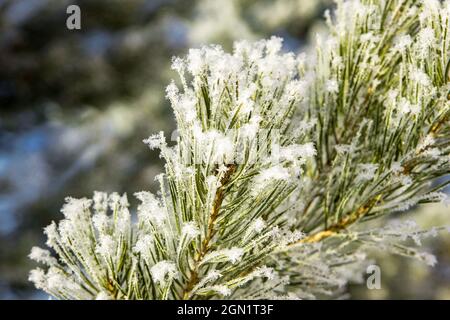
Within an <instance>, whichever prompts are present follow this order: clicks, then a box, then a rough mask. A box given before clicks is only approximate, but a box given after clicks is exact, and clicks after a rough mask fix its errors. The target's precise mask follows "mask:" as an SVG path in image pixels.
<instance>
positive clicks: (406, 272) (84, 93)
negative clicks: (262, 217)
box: [0, 0, 450, 299]
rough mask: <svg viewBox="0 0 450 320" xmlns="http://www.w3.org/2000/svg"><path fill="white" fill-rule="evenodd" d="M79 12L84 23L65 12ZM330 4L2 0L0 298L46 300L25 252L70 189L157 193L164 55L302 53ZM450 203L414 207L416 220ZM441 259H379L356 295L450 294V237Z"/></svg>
mask: <svg viewBox="0 0 450 320" xmlns="http://www.w3.org/2000/svg"><path fill="white" fill-rule="evenodd" d="M71 4H76V5H78V6H79V7H80V8H81V27H82V29H81V30H73V31H71V30H68V29H67V28H66V19H67V17H68V15H67V14H66V9H67V7H68V6H69V5H71ZM331 6H332V3H331V1H330V0H126V1H124V0H84V1H82V0H79V1H75V0H69V1H66V0H0V299H46V298H47V296H46V295H45V294H43V293H41V292H39V291H36V290H35V289H34V288H33V287H32V286H31V285H30V283H29V282H28V281H27V276H28V271H29V270H30V268H32V266H33V263H32V262H31V261H29V260H28V258H27V254H28V253H29V250H30V248H31V247H32V246H33V245H36V244H37V245H39V244H43V243H44V241H45V239H44V237H43V234H42V229H43V228H44V227H45V226H46V225H48V224H49V223H50V221H51V220H58V219H60V218H61V215H60V212H59V208H60V207H61V205H62V204H63V201H64V198H65V197H66V196H68V195H71V196H74V197H82V196H90V195H91V194H92V192H93V191H94V190H105V191H108V192H111V191H118V192H126V193H128V194H133V193H134V192H136V191H139V190H152V191H155V183H154V176H155V175H156V174H157V173H158V172H159V171H160V170H161V168H162V163H161V161H160V159H159V158H158V155H157V154H156V153H155V152H151V151H149V150H148V149H147V148H146V147H145V145H143V144H142V143H141V141H142V139H143V138H145V137H147V136H148V135H150V134H151V133H154V132H157V131H160V130H165V131H167V132H170V131H172V130H173V129H174V123H173V120H172V117H171V110H170V107H169V105H168V103H167V101H166V100H165V99H164V92H165V86H166V85H167V84H168V83H169V81H170V79H171V78H173V77H175V74H174V73H173V72H172V71H171V70H170V63H171V57H172V56H174V55H183V54H185V53H186V52H187V50H188V48H189V47H197V46H199V45H201V44H209V43H215V44H221V45H222V46H223V47H225V48H226V49H231V48H232V42H233V40H236V39H259V38H264V37H270V36H271V35H278V36H281V37H283V38H284V39H285V43H284V47H285V49H286V50H292V51H299V50H304V49H305V48H306V47H307V45H308V43H310V39H311V38H312V37H313V36H314V34H315V33H316V32H317V31H318V30H321V29H323V24H322V22H321V18H322V16H323V12H324V10H325V9H326V8H329V7H331ZM449 211H450V208H448V207H447V208H446V207H443V206H441V205H436V206H430V207H421V208H415V209H414V210H413V211H412V212H410V213H403V214H402V216H401V217H400V218H411V216H416V217H417V219H418V221H419V223H420V224H421V225H423V226H431V225H443V224H448V223H449V221H450V212H449ZM425 247H426V248H427V249H428V250H429V251H431V252H432V253H434V254H435V255H436V256H437V258H438V261H439V264H438V265H437V266H436V267H434V268H430V267H426V266H423V265H421V264H419V263H416V262H414V261H412V260H409V259H407V258H400V257H392V256H387V255H384V254H382V253H377V254H375V256H374V257H375V258H376V259H377V263H378V264H379V265H380V266H381V270H382V289H381V290H368V289H367V288H366V286H365V285H358V284H355V285H353V286H351V287H350V293H351V297H352V298H360V299H361V298H363V299H364V298H378V299H388V298H398V299H411V298H416V299H450V237H449V236H448V235H442V236H440V237H438V238H435V239H433V240H431V241H429V242H427V243H426V244H425Z"/></svg>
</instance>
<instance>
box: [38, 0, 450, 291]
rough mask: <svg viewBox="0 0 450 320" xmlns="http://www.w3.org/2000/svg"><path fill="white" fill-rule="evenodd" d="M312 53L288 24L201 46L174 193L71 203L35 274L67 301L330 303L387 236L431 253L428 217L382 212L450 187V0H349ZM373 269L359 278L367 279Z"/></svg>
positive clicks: (182, 115)
mask: <svg viewBox="0 0 450 320" xmlns="http://www.w3.org/2000/svg"><path fill="white" fill-rule="evenodd" d="M326 19H327V23H328V27H329V33H328V34H327V35H325V36H320V37H318V38H317V41H316V44H315V48H314V49H315V50H312V53H308V54H300V55H294V54H293V53H283V52H282V51H281V48H282V40H281V39H280V38H276V37H272V38H270V39H268V40H261V41H258V42H254V43H250V42H247V41H240V42H236V43H235V45H234V50H233V52H232V53H227V52H225V51H224V50H223V49H222V48H221V47H219V46H207V47H203V48H200V49H191V50H189V53H188V54H187V56H186V57H184V58H175V59H174V60H173V69H174V70H175V71H177V72H178V73H179V76H180V82H181V86H180V87H178V86H177V85H176V84H175V82H172V83H171V84H170V85H169V86H168V87H167V90H166V94H167V98H168V99H169V101H170V103H171V105H172V108H173V111H174V116H175V119H176V122H177V130H178V135H177V139H176V144H175V145H174V146H169V145H168V144H167V143H166V139H165V137H164V134H163V133H159V134H156V135H153V136H151V137H149V138H148V139H146V140H144V142H145V143H146V144H148V146H149V147H150V148H151V149H159V150H160V155H161V157H162V158H163V159H164V160H165V163H166V164H165V172H164V173H163V174H161V175H159V176H158V177H157V180H158V182H159V184H160V192H159V193H158V195H154V194H151V193H149V192H139V193H136V197H137V198H138V199H139V200H140V201H141V204H140V205H139V206H138V208H137V213H136V214H137V221H136V222H134V219H131V215H130V212H129V209H128V207H129V205H128V200H127V197H126V195H123V196H120V195H118V194H115V193H114V194H111V195H107V194H105V193H99V192H96V193H95V194H94V196H93V200H89V199H73V198H68V199H67V200H66V201H67V203H66V204H65V205H64V207H63V209H62V212H63V214H64V217H65V219H64V220H62V221H60V222H59V223H58V224H56V223H55V222H53V223H52V224H51V225H50V226H48V227H47V228H46V229H45V233H46V235H47V238H48V241H47V245H48V246H49V248H50V249H51V250H52V251H53V252H54V253H55V255H56V256H57V259H56V258H53V257H52V256H51V254H50V253H49V252H48V251H45V250H43V249H39V248H34V249H33V250H32V253H31V254H30V257H31V258H32V259H34V260H37V261H38V262H42V263H43V264H45V265H46V266H47V270H46V271H44V270H42V269H36V270H33V271H32V272H31V273H30V280H31V281H33V282H34V283H35V285H36V287H38V288H40V289H43V290H45V291H46V292H48V293H49V294H51V295H52V296H54V297H56V298H60V299H200V298H205V297H208V298H223V297H226V298H247V299H260V298H273V299H284V298H295V297H299V298H314V297H323V296H333V295H336V294H339V292H341V291H342V290H343V289H344V288H345V285H346V283H347V282H348V281H358V280H361V279H360V278H358V275H361V270H362V268H364V266H365V265H367V263H368V262H369V261H368V260H367V259H366V252H368V251H369V250H371V249H372V248H373V247H380V246H381V244H382V247H383V248H387V249H389V250H390V251H392V252H394V253H397V254H402V255H407V256H413V257H416V258H419V259H421V260H424V261H425V262H426V263H428V264H430V265H432V264H434V263H435V262H436V261H435V260H434V259H433V257H432V256H431V255H428V254H426V253H422V252H419V251H417V250H416V249H414V248H412V247H407V246H405V245H403V244H402V242H404V241H406V240H408V239H412V240H413V241H414V242H416V243H417V244H420V239H421V238H422V237H424V236H429V235H434V232H431V233H430V232H427V231H422V230H420V229H419V228H418V227H416V226H415V225H412V224H406V225H394V226H392V225H388V226H386V227H384V228H378V229H367V227H365V223H364V222H365V221H367V220H370V219H373V218H377V217H380V216H383V215H386V214H388V213H392V212H394V211H399V210H406V209H408V208H410V207H412V206H415V205H416V204H419V203H426V202H435V201H442V200H445V199H444V198H445V197H444V195H443V194H441V193H439V190H440V189H441V188H442V187H443V186H445V184H448V179H447V181H446V182H444V184H441V185H438V186H436V187H431V183H432V182H433V181H435V179H436V178H439V177H443V176H445V175H448V174H449V173H450V161H449V160H450V144H449V141H450V130H449V113H450V110H449V109H450V103H449V101H450V100H449V99H450V97H449V94H448V92H449V89H450V87H449V81H450V41H449V39H448V34H449V31H450V30H449V29H450V25H449V24H450V3H449V2H448V1H444V2H442V3H441V2H439V1H437V0H436V1H433V0H427V1H414V0H394V1H392V0H390V1H387V0H376V1H366V0H361V1H357V0H351V1H337V8H336V10H335V11H334V13H333V14H330V13H327V14H326ZM355 275H356V277H355Z"/></svg>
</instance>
